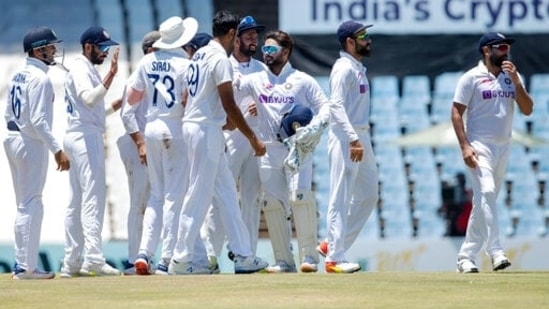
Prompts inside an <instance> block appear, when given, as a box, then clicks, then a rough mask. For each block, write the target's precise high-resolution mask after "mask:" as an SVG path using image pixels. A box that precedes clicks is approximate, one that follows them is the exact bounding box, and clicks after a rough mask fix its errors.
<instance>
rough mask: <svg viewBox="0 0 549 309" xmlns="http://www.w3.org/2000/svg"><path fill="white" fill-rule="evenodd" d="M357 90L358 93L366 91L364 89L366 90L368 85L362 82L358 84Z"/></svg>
mask: <svg viewBox="0 0 549 309" xmlns="http://www.w3.org/2000/svg"><path fill="white" fill-rule="evenodd" d="M358 91H360V93H366V91H368V85H364V84H360V85H358Z"/></svg>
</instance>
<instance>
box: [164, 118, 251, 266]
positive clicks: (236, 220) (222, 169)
mask: <svg viewBox="0 0 549 309" xmlns="http://www.w3.org/2000/svg"><path fill="white" fill-rule="evenodd" d="M183 138H184V139H185V141H186V142H187V151H188V158H189V185H188V189H187V193H186V195H185V199H184V201H183V209H182V210H181V217H180V220H179V235H178V240H177V246H176V250H175V255H174V260H176V261H177V262H179V263H181V262H183V263H187V262H193V263H198V262H199V261H203V260H205V254H206V251H205V250H204V251H203V252H195V248H196V247H195V243H197V242H198V243H202V241H201V239H200V235H199V233H200V228H201V226H202V223H203V222H204V218H205V216H206V212H207V211H208V208H209V207H210V205H214V207H217V211H218V212H219V214H220V216H221V222H222V224H223V229H224V230H225V232H226V234H227V240H228V246H229V248H230V249H231V250H232V251H233V252H234V254H235V255H239V256H244V257H246V256H251V255H252V254H253V253H252V250H251V248H250V239H249V233H248V230H247V229H246V226H245V224H244V221H242V215H241V213H240V207H239V205H238V198H237V192H236V183H235V181H234V178H233V175H232V173H231V171H230V170H229V167H228V164H227V158H226V157H225V154H224V148H225V143H224V137H223V133H222V131H221V128H220V127H219V126H217V125H212V124H199V123H194V122H183ZM197 247H198V246H197ZM202 247H203V246H202ZM202 254H204V256H200V255H202Z"/></svg>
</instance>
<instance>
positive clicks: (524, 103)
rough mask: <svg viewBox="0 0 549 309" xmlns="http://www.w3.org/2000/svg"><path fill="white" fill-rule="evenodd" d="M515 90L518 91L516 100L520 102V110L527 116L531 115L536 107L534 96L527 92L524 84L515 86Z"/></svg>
mask: <svg viewBox="0 0 549 309" xmlns="http://www.w3.org/2000/svg"><path fill="white" fill-rule="evenodd" d="M515 92H516V98H515V101H516V102H517V104H518V107H519V109H520V112H521V113H523V114H524V115H526V116H529V115H530V114H532V111H533V109H534V101H533V100H532V97H530V95H529V94H528V92H526V89H524V87H523V86H522V84H519V85H518V86H515Z"/></svg>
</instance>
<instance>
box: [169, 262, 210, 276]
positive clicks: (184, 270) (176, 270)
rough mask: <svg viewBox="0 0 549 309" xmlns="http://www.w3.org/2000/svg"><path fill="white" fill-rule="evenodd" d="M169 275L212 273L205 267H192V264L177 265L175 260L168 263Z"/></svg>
mask: <svg viewBox="0 0 549 309" xmlns="http://www.w3.org/2000/svg"><path fill="white" fill-rule="evenodd" d="M168 274H170V275H211V274H212V271H211V270H210V269H209V268H207V267H200V266H198V265H194V264H193V263H192V262H187V263H178V262H176V261H175V260H173V259H172V260H171V261H170V265H169V266H168Z"/></svg>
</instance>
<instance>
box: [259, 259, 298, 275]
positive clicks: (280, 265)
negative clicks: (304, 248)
mask: <svg viewBox="0 0 549 309" xmlns="http://www.w3.org/2000/svg"><path fill="white" fill-rule="evenodd" d="M266 270H267V272H268V273H271V274H278V273H296V272H297V269H296V268H295V265H292V266H290V265H288V263H286V262H284V261H278V262H277V263H276V264H275V265H273V266H269V267H267V268H266Z"/></svg>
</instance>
